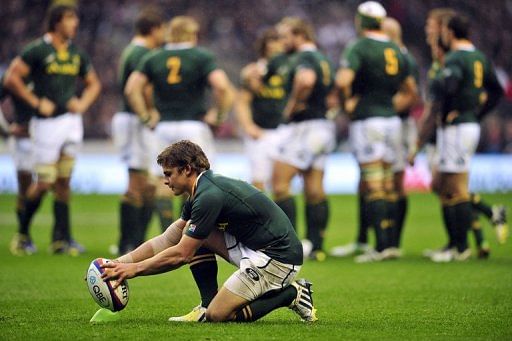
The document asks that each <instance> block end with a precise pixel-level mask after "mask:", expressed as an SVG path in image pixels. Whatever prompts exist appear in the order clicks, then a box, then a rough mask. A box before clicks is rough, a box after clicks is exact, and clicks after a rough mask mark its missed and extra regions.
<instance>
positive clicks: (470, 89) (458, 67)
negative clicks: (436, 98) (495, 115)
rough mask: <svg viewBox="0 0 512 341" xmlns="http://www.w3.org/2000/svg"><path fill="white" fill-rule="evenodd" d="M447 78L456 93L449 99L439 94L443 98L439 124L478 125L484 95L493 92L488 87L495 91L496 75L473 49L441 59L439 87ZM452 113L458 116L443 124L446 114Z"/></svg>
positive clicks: (482, 56) (466, 49)
mask: <svg viewBox="0 0 512 341" xmlns="http://www.w3.org/2000/svg"><path fill="white" fill-rule="evenodd" d="M450 77H453V78H455V79H456V80H457V90H456V91H455V93H453V94H452V95H447V94H440V96H443V95H444V105H443V113H442V116H443V117H442V118H443V123H444V124H459V123H467V122H478V114H479V112H480V109H481V108H482V105H483V102H484V101H483V96H484V93H485V92H487V91H493V90H492V88H490V87H489V86H490V85H492V86H493V88H496V85H495V84H496V83H497V79H496V74H495V72H494V69H493V67H492V65H491V64H490V62H489V60H488V59H487V58H486V57H485V56H484V54H483V53H482V52H481V51H479V50H477V49H475V48H474V47H471V48H470V47H468V48H465V49H458V50H455V51H450V52H449V53H448V54H446V56H445V65H444V68H443V71H442V81H443V84H446V81H447V79H448V78H450ZM491 83H492V84H491ZM488 87H489V88H488ZM454 110H455V111H457V112H458V116H457V117H455V119H453V120H452V121H450V122H447V121H446V117H447V115H448V113H450V112H452V111H454Z"/></svg>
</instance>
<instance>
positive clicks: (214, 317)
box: [205, 308, 229, 322]
mask: <svg viewBox="0 0 512 341" xmlns="http://www.w3.org/2000/svg"><path fill="white" fill-rule="evenodd" d="M205 316H206V320H207V321H209V322H223V321H227V320H228V318H229V315H226V314H223V313H221V312H220V311H218V310H214V309H210V308H208V309H207V310H206V314H205Z"/></svg>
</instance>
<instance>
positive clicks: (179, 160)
mask: <svg viewBox="0 0 512 341" xmlns="http://www.w3.org/2000/svg"><path fill="white" fill-rule="evenodd" d="M156 162H157V163H158V164H159V165H160V166H162V167H177V168H178V170H179V171H180V172H181V171H182V170H183V169H184V168H185V167H186V166H187V165H189V166H190V168H192V169H193V170H194V171H195V172H196V173H197V174H199V173H201V172H203V171H205V170H208V169H210V162H209V161H208V158H207V157H206V155H205V153H204V152H203V150H202V149H201V147H199V146H198V145H197V144H195V143H194V142H191V141H189V140H181V141H178V142H176V143H173V144H171V145H170V146H169V147H167V148H165V149H164V150H163V151H162V152H161V153H160V155H158V157H157V159H156Z"/></svg>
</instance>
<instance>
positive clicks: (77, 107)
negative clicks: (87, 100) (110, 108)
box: [66, 97, 87, 114]
mask: <svg viewBox="0 0 512 341" xmlns="http://www.w3.org/2000/svg"><path fill="white" fill-rule="evenodd" d="M66 109H67V110H68V111H69V112H72V113H75V114H83V113H84V112H85V111H86V110H87V108H86V106H85V104H84V103H83V102H82V101H81V100H80V99H79V98H77V97H71V98H70V99H69V101H68V102H67V103H66Z"/></svg>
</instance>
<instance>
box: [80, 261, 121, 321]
mask: <svg viewBox="0 0 512 341" xmlns="http://www.w3.org/2000/svg"><path fill="white" fill-rule="evenodd" d="M109 262H111V260H110V259H106V258H96V259H95V260H93V261H92V262H91V264H90V265H89V269H87V274H86V277H85V280H86V281H87V288H88V289H89V292H90V293H91V296H92V298H93V299H94V301H95V302H96V303H98V305H99V306H100V307H102V308H106V309H108V310H111V311H120V310H123V309H124V307H126V305H127V304H128V296H129V295H128V294H129V291H128V282H127V281H123V283H121V285H120V286H118V287H117V288H116V289H115V290H114V289H112V285H113V281H103V279H102V278H101V274H102V273H103V272H104V271H105V270H104V269H102V268H101V266H102V265H103V264H106V263H109Z"/></svg>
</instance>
